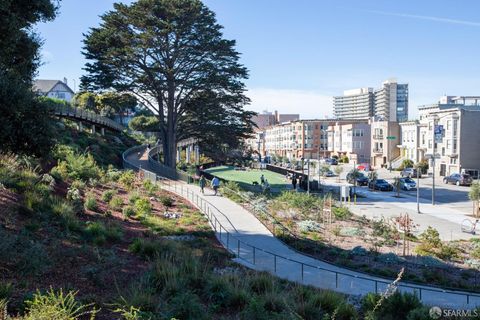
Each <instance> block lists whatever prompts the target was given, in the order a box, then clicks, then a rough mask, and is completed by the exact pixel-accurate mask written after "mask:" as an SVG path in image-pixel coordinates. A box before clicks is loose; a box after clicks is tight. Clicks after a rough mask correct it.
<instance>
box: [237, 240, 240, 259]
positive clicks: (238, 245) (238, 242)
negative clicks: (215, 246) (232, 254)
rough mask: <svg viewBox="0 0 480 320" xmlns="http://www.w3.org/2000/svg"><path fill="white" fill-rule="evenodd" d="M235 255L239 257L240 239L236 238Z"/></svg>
mask: <svg viewBox="0 0 480 320" xmlns="http://www.w3.org/2000/svg"><path fill="white" fill-rule="evenodd" d="M237 256H238V257H239V258H240V240H237Z"/></svg>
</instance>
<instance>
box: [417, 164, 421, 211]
mask: <svg viewBox="0 0 480 320" xmlns="http://www.w3.org/2000/svg"><path fill="white" fill-rule="evenodd" d="M417 213H421V212H420V167H419V166H417Z"/></svg>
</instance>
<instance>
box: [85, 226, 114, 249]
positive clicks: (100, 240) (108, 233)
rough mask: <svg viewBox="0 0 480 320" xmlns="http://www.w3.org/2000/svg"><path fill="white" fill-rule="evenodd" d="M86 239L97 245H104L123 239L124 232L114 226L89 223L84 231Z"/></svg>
mask: <svg viewBox="0 0 480 320" xmlns="http://www.w3.org/2000/svg"><path fill="white" fill-rule="evenodd" d="M84 236H85V238H86V239H87V240H88V241H90V242H92V243H94V244H95V245H102V244H104V243H105V242H106V241H107V240H111V241H118V240H119V239H120V238H121V237H122V230H121V229H120V228H119V227H118V226H116V225H114V224H110V225H105V224H104V223H102V222H90V221H89V222H87V226H86V227H85V230H84Z"/></svg>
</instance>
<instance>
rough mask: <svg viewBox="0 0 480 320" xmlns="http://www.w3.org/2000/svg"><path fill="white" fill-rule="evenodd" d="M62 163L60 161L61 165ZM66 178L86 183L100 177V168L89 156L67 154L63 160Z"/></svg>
mask: <svg viewBox="0 0 480 320" xmlns="http://www.w3.org/2000/svg"><path fill="white" fill-rule="evenodd" d="M62 162H63V161H60V162H59V164H60V163H62ZM65 162H66V166H67V170H68V177H69V178H70V179H79V180H82V181H88V180H89V179H98V178H99V177H100V171H101V170H100V168H99V167H98V166H97V163H96V162H95V159H93V156H92V155H91V154H88V155H86V156H85V155H82V154H68V155H67V156H66V158H65Z"/></svg>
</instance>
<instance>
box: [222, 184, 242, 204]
mask: <svg viewBox="0 0 480 320" xmlns="http://www.w3.org/2000/svg"><path fill="white" fill-rule="evenodd" d="M240 192H241V189H240V186H239V185H238V183H236V182H235V181H227V182H226V183H224V184H223V185H222V194H223V195H224V196H225V197H227V198H229V199H230V200H232V201H235V202H242V200H243V199H242V197H241V196H240Z"/></svg>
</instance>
